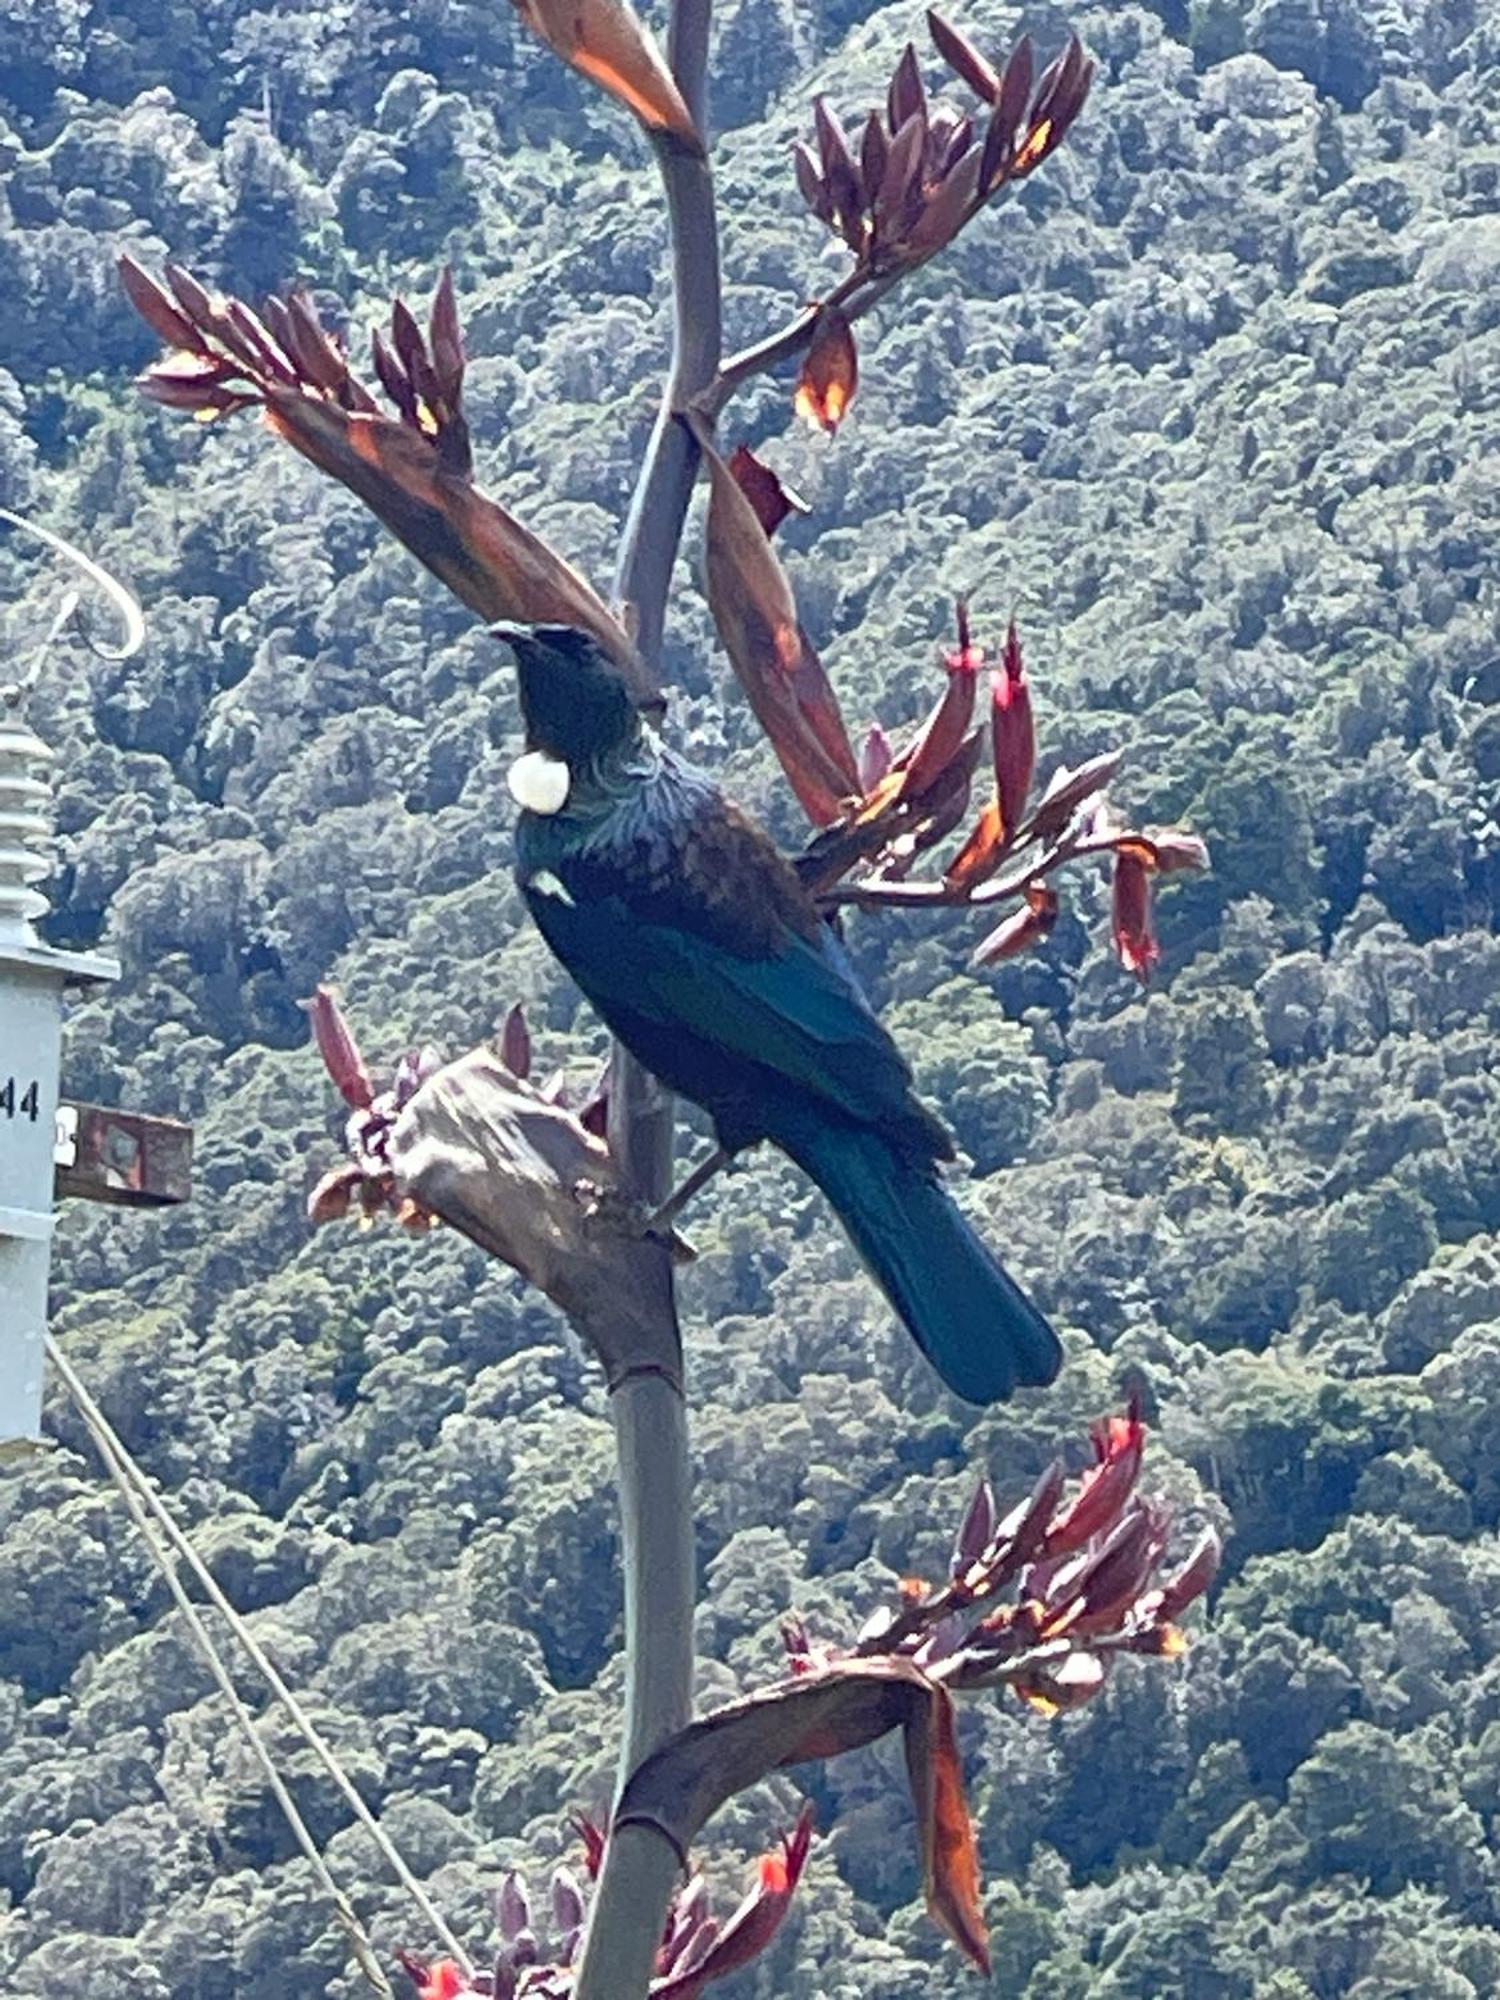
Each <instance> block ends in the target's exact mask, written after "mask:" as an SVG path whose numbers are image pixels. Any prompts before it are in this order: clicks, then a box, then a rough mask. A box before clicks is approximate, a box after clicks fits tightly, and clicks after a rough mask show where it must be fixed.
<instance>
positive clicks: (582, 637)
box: [490, 624, 636, 771]
mask: <svg viewBox="0 0 1500 2000" xmlns="http://www.w3.org/2000/svg"><path fill="white" fill-rule="evenodd" d="M490 630H491V632H493V634H494V635H495V637H496V638H497V639H503V640H504V641H505V643H506V645H507V646H509V647H510V649H511V651H512V652H513V653H514V654H515V656H516V666H517V668H518V670H519V677H520V694H521V718H522V720H523V721H524V723H525V725H526V747H527V749H528V750H542V751H545V752H546V754H547V755H548V756H549V757H557V758H560V759H561V760H562V762H563V763H564V764H566V765H567V766H568V768H569V770H572V771H582V770H585V769H587V768H588V766H590V765H591V764H597V763H598V761H599V760H600V758H601V757H606V756H608V755H609V753H610V752H611V751H612V750H616V749H618V748H619V747H620V745H621V744H622V743H624V742H625V741H626V739H627V738H628V737H629V736H630V735H631V734H632V733H633V731H634V729H635V727H636V704H635V700H634V697H633V696H632V694H631V691H630V688H629V686H628V685H627V683H626V681H625V677H624V675H623V674H622V673H621V671H620V669H619V668H618V667H617V666H616V665H615V663H614V661H613V660H612V659H611V658H610V657H609V655H608V653H606V652H605V650H604V648H603V647H602V646H601V645H600V644H599V641H598V640H597V639H595V638H594V637H593V636H592V634H590V633H588V632H581V631H579V630H578V629H577V627H576V626H573V625H509V624H505V625H492V626H491V627H490Z"/></svg>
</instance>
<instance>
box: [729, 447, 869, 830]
mask: <svg viewBox="0 0 1500 2000" xmlns="http://www.w3.org/2000/svg"><path fill="white" fill-rule="evenodd" d="M699 442H700V444H701V446H702V448H703V454H704V462H705V464H706V465H707V467H708V475H709V502H708V519H707V523H706V531H705V545H706V546H705V555H706V561H705V570H706V581H707V588H708V602H709V609H710V610H711V611H712V613H713V617H714V623H715V625H716V626H717V627H718V631H719V637H720V638H721V639H722V640H723V642H724V649H725V651H726V652H727V653H728V654H729V657H730V661H731V663H732V664H733V666H734V670H735V673H736V675H737V676H738V679H739V682H740V685H741V686H742V687H743V688H744V690H745V693H746V695H747V696H748V697H749V701H750V706H751V708H752V709H753V710H754V712H755V715H756V718H757V720H758V721H759V723H760V725H761V727H762V729H764V730H765V732H766V735H767V736H768V737H769V738H770V741H771V747H772V748H773V749H774V750H775V752H776V755H777V757H778V758H779V759H780V762H781V766H782V769H783V770H784V771H785V772H786V774H787V777H788V779H789V780H790V782H791V785H792V789H793V790H794V791H795V792H796V794H797V797H798V799H799V801H800V802H801V804H802V807H803V810H804V811H805V812H806V813H807V815H808V818H809V819H811V820H812V821H813V822H814V824H815V825H819V826H826V825H827V824H828V823H829V822H830V821H832V820H834V819H836V818H837V817H838V816H839V812H840V808H841V805H842V802H843V800H844V799H845V798H847V797H849V796H850V795H851V794H853V793H854V792H856V791H857V790H858V788H859V770H858V765H857V763H856V761H855V756H854V751H853V748H852V747H851V745H850V743H849V739H848V734H847V732H846V730H845V728H844V722H843V718H842V716H841V715H840V713H839V707H838V701H837V698H836V696H835V695H834V692H833V688H832V685H831V683H830V682H829V680H828V677H827V675H826V673H825V672H824V670H823V667H822V664H821V662H820V661H819V660H818V657H817V654H816V653H815V652H814V651H813V649H812V647H811V645H810V644H809V643H808V640H807V636H806V634H805V633H804V632H803V630H802V627H801V624H800V622H799V620H798V617H797V607H796V603H795V601H794V599H793V597H792V590H791V585H790V584H789V583H788V581H787V578H786V572H785V571H784V570H783V569H782V567H781V564H780V562H779V561H778V560H777V557H776V552H775V550H774V549H773V548H772V547H771V543H770V540H769V538H768V537H767V535H766V532H765V529H764V528H763V527H762V525H761V522H760V519H759V517H758V515H757V513H756V510H755V507H754V505H753V504H752V502H751V500H750V498H749V497H748V496H747V494H746V493H745V492H744V490H743V489H742V488H741V486H740V484H739V482H738V481H737V480H736V479H735V477H734V474H733V473H732V472H731V471H730V469H729V467H728V465H726V463H725V462H724V460H723V459H722V458H721V457H720V455H719V453H718V452H717V451H716V450H715V449H714V447H713V444H712V442H711V441H710V440H709V439H708V437H707V434H706V433H703V434H702V435H700V439H699Z"/></svg>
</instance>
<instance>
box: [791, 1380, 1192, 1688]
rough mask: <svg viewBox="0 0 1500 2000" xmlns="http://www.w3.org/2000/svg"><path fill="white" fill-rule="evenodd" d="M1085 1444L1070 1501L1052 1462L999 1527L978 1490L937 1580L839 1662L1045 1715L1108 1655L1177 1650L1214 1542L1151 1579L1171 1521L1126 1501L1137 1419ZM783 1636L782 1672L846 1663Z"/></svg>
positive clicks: (1112, 1424)
mask: <svg viewBox="0 0 1500 2000" xmlns="http://www.w3.org/2000/svg"><path fill="white" fill-rule="evenodd" d="M1092 1439H1093V1446H1094V1460H1095V1462H1094V1464H1093V1466H1092V1468H1091V1469H1090V1470H1089V1471H1088V1472H1087V1473H1086V1474H1085V1476H1084V1478H1083V1481H1082V1483H1081V1485H1080V1486H1079V1488H1078V1490H1077V1492H1076V1493H1074V1494H1073V1495H1072V1496H1071V1497H1069V1496H1066V1494H1065V1486H1066V1480H1065V1476H1064V1472H1063V1467H1062V1463H1061V1461H1060V1460H1058V1461H1054V1463H1053V1464H1051V1465H1049V1466H1048V1468H1047V1470H1046V1471H1045V1472H1044V1473H1043V1474H1042V1476H1041V1478H1040V1479H1039V1480H1038V1481H1037V1483H1036V1485H1035V1487H1034V1488H1033V1489H1032V1491H1031V1493H1030V1494H1029V1496H1028V1497H1027V1498H1026V1499H1025V1500H1023V1501H1022V1502H1021V1503H1020V1504H1019V1506H1017V1507H1015V1508H1013V1509H1012V1510H1011V1512H1010V1513H1008V1514H1006V1515H1005V1516H1004V1517H1003V1518H1001V1517H1000V1516H999V1514H998V1512H997V1509H996V1506H995V1499H994V1495H993V1493H992V1492H991V1490H990V1486H989V1482H988V1481H987V1480H982V1481H981V1482H980V1485H979V1487H978V1490H977V1491H976V1493H975V1495H974V1498H973V1499H972V1501H971V1502H970V1504H969V1507H968V1510H967V1512H966V1514H965V1516H964V1519H963V1522H962V1524H961V1526H960V1528H959V1530H958V1533H957V1536H956V1538H955V1541H954V1545H953V1554H952V1557H951V1560H950V1563H949V1574H948V1577H947V1580H946V1581H945V1582H942V1583H940V1584H932V1583H928V1582H924V1581H922V1580H920V1579H917V1578H910V1579H907V1580H906V1581H905V1582H903V1584H902V1586H901V1599H900V1602H899V1604H897V1605H894V1606H890V1607H886V1608H883V1609H882V1610H881V1611H879V1612H877V1613H876V1614H875V1616H874V1617H873V1618H871V1619H870V1620H869V1621H868V1622H867V1624H866V1625H865V1627H864V1629H863V1630H862V1631H861V1632H860V1634H859V1636H858V1638H857V1639H856V1641H855V1644H854V1646H853V1648H852V1649H851V1652H852V1656H853V1657H855V1658H872V1657H889V1656H891V1655H897V1656H901V1657H904V1658H907V1659H910V1660H911V1661H912V1663H913V1664H914V1665H915V1666H917V1667H919V1668H921V1670H922V1672H923V1673H924V1674H926V1675H927V1677H928V1678H929V1679H930V1680H933V1681H936V1682H939V1683H942V1684H943V1685H945V1686H947V1687H949V1688H952V1689H964V1688H984V1687H996V1686H1008V1687H1010V1688H1012V1689H1013V1690H1014V1691H1015V1692H1016V1694H1018V1695H1019V1696H1020V1697H1021V1698H1022V1699H1023V1700H1024V1701H1026V1702H1027V1703H1028V1704H1029V1705H1030V1706H1031V1707H1033V1708H1035V1709H1037V1710H1039V1711H1040V1712H1041V1713H1043V1714H1046V1715H1055V1714H1057V1713H1058V1712H1059V1711H1060V1710H1063V1709H1071V1708H1077V1707H1080V1706H1081V1705H1082V1704H1083V1703H1084V1702H1086V1701H1088V1700H1090V1699H1091V1698H1092V1696H1094V1695H1096V1694H1097V1693H1098V1692H1099V1690H1100V1689H1101V1688H1102V1687H1103V1686H1104V1684H1105V1681H1106V1680H1107V1679H1108V1676H1109V1671H1110V1667H1111V1665H1112V1663H1113V1661H1114V1659H1115V1658H1116V1657H1117V1656H1118V1655H1119V1654H1120V1653H1147V1654H1155V1655H1158V1656H1165V1657H1168V1658H1171V1657H1174V1656H1175V1655H1176V1654H1178V1653H1179V1652H1181V1651H1182V1649H1183V1646H1184V1644H1185V1641H1184V1639H1183V1636H1182V1633H1181V1632H1180V1631H1179V1629H1178V1626H1177V1623H1176V1621H1177V1619H1178V1618H1179V1617H1180V1616H1181V1614H1182V1612H1183V1611H1184V1610H1185V1608H1186V1607H1187V1606H1188V1605H1189V1604H1191V1603H1192V1602H1193V1600H1194V1599H1195V1598H1197V1597H1199V1596H1201V1595H1202V1593H1203V1592H1204V1591H1205V1590H1207V1588H1208V1586H1209V1585H1210V1584H1211V1583H1212V1581H1213V1579H1214V1577H1215V1575H1216V1574H1217V1573H1218V1568H1219V1562H1220V1557H1221V1549H1220V1544H1219V1538H1218V1536H1217V1535H1216V1534H1215V1533H1214V1531H1213V1529H1212V1528H1208V1529H1205V1530H1204V1532H1203V1533H1202V1535H1201V1536H1200V1537H1199V1539H1198V1541H1197V1543H1196V1544H1195V1546H1194V1547H1193V1549H1192V1550H1191V1552H1190V1553H1189V1554H1188V1556H1187V1558H1186V1560H1185V1561H1184V1562H1183V1563H1182V1564H1181V1566H1180V1567H1179V1568H1178V1569H1177V1570H1175V1571H1174V1572H1173V1573H1172V1574H1171V1575H1170V1576H1167V1577H1165V1578H1163V1577H1161V1576H1160V1575H1159V1574H1158V1572H1159V1568H1160V1564H1161V1560H1162V1557H1163V1555H1164V1554H1165V1552H1166V1547H1167V1542H1168V1539H1169V1535H1170V1529H1171V1517H1170V1515H1169V1513H1168V1511H1167V1509H1166V1508H1165V1507H1164V1506H1162V1505H1161V1503H1160V1502H1158V1501H1154V1500H1146V1499H1142V1498H1141V1497H1140V1496H1139V1494H1138V1493H1137V1491H1136V1482H1137V1480H1138V1478H1139V1476H1140V1470H1141V1459H1142V1455H1143V1452H1144V1448H1145V1426H1144V1424H1143V1423H1142V1421H1141V1417H1140V1412H1139V1410H1138V1409H1137V1408H1136V1407H1135V1406H1134V1405H1133V1404H1132V1406H1131V1407H1130V1408H1129V1409H1128V1410H1127V1412H1126V1414H1125V1415H1124V1416H1120V1417H1110V1418H1107V1419H1105V1420H1104V1421H1103V1422H1101V1423H1098V1424H1096V1425H1095V1426H1094V1428H1093V1431H1092ZM785 1637H786V1645H787V1651H788V1653H789V1654H790V1656H791V1663H792V1669H793V1672H794V1673H798V1672H811V1671H816V1670H817V1669H818V1668H819V1667H820V1666H823V1665H826V1664H827V1663H829V1662H830V1661H832V1660H834V1659H836V1658H838V1657H841V1656H842V1657H850V1656H851V1654H850V1653H848V1652H846V1653H844V1654H843V1655H840V1654H838V1653H837V1652H835V1651H833V1650H831V1649H829V1648H826V1647H822V1646H819V1645H817V1644H815V1643H814V1642H813V1641H812V1640H811V1639H810V1638H809V1636H808V1633H807V1630H806V1628H805V1627H804V1626H803V1625H802V1624H801V1622H800V1621H792V1622H790V1623H789V1624H788V1626H787V1628H786V1634H785Z"/></svg>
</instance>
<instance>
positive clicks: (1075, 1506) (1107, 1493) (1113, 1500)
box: [1043, 1399, 1146, 1556]
mask: <svg viewBox="0 0 1500 2000" xmlns="http://www.w3.org/2000/svg"><path fill="white" fill-rule="evenodd" d="M1089 1438H1090V1442H1091V1443H1092V1445H1093V1448H1094V1465H1093V1468H1092V1470H1091V1471H1089V1472H1088V1473H1086V1474H1085V1476H1084V1480H1083V1484H1082V1485H1081V1486H1080V1487H1079V1489H1078V1494H1077V1497H1076V1498H1075V1499H1074V1500H1073V1502H1072V1504H1071V1506H1069V1507H1067V1508H1065V1509H1064V1510H1063V1512H1062V1513H1061V1514H1059V1515H1058V1516H1057V1517H1056V1519H1055V1520H1054V1521H1053V1523H1052V1526H1051V1528H1050V1529H1049V1530H1048V1532H1047V1537H1046V1540H1045V1542H1044V1544H1043V1547H1044V1550H1045V1552H1046V1554H1047V1555H1049V1556H1061V1555H1067V1554H1069V1553H1070V1552H1071V1551H1072V1550H1074V1549H1081V1548H1082V1547H1083V1545H1084V1543H1085V1542H1086V1541H1088V1540H1089V1538H1090V1537H1091V1536H1092V1535H1095V1534H1097V1533H1098V1532H1099V1531H1100V1529H1102V1528H1104V1527H1106V1526H1108V1524H1109V1523H1110V1522H1112V1521H1114V1520H1116V1519H1117V1518H1118V1516H1119V1513H1120V1510H1121V1508H1122V1507H1123V1506H1124V1504H1125V1502H1126V1501H1127V1500H1128V1499H1129V1497H1130V1495H1131V1493H1132V1492H1134V1490H1135V1483H1136V1480H1137V1479H1138V1478H1139V1477H1140V1472H1141V1460H1142V1459H1143V1457H1144V1456H1145V1451H1146V1426H1145V1424H1144V1423H1143V1422H1142V1421H1141V1412H1140V1405H1139V1403H1138V1402H1137V1401H1135V1400H1134V1399H1132V1400H1131V1402H1130V1404H1129V1405H1128V1407H1127V1409H1126V1411H1125V1414H1124V1416H1122V1417H1105V1418H1104V1419H1103V1420H1102V1421H1101V1422H1099V1423H1097V1424H1095V1425H1094V1426H1093V1427H1092V1429H1091V1430H1090V1432H1089Z"/></svg>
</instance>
